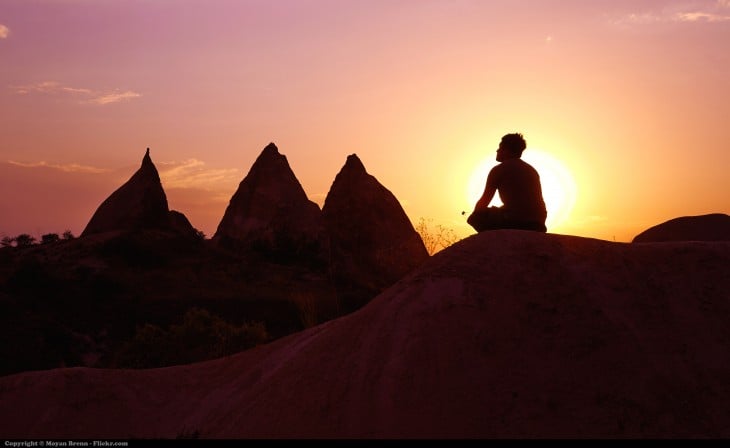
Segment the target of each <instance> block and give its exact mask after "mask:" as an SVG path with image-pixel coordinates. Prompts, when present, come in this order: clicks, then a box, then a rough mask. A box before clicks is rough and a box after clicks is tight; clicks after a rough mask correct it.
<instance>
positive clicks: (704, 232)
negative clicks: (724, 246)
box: [633, 213, 730, 243]
mask: <svg viewBox="0 0 730 448" xmlns="http://www.w3.org/2000/svg"><path fill="white" fill-rule="evenodd" d="M662 241H730V216H728V215H725V214H722V213H713V214H709V215H700V216H682V217H680V218H674V219H670V220H669V221H666V222H663V223H661V224H658V225H656V226H654V227H651V228H649V229H647V230H645V231H643V232H641V233H640V234H638V235H636V237H634V239H633V242H634V243H654V242H662Z"/></svg>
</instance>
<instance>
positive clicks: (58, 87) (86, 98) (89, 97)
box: [10, 81, 142, 106]
mask: <svg viewBox="0 0 730 448" xmlns="http://www.w3.org/2000/svg"><path fill="white" fill-rule="evenodd" d="M10 88H11V90H13V91H14V92H15V93H16V94H18V95H28V94H32V93H38V94H46V95H52V94H66V95H70V96H73V97H77V98H80V102H81V103H86V104H97V105H102V106H103V105H107V104H113V103H118V102H120V101H128V100H131V99H134V98H139V97H141V96H142V94H141V93H137V92H133V91H131V90H127V91H126V92H121V91H118V90H115V91H111V92H109V91H106V92H104V91H98V90H92V89H86V88H80V87H70V86H65V85H63V84H61V83H59V82H57V81H43V82H38V83H35V84H27V85H22V86H11V87H10Z"/></svg>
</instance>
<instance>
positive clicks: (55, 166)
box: [8, 160, 111, 174]
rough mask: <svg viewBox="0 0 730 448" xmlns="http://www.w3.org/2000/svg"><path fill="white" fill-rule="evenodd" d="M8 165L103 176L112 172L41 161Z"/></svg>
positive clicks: (92, 167)
mask: <svg viewBox="0 0 730 448" xmlns="http://www.w3.org/2000/svg"><path fill="white" fill-rule="evenodd" d="M8 163H9V164H11V165H15V166H20V167H23V168H51V169H54V170H58V171H63V172H65V173H92V174H101V173H108V172H109V171H111V170H109V169H106V168H97V167H94V166H88V165H79V164H78V163H68V164H57V163H48V162H46V161H44V160H41V161H40V162H16V161H15V160H8Z"/></svg>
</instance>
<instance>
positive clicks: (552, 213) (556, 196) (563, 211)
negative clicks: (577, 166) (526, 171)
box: [466, 148, 577, 230]
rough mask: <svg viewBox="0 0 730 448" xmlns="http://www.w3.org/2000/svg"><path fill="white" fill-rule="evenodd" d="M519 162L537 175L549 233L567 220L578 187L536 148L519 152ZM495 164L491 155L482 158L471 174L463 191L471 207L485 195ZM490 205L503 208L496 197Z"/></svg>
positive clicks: (558, 163) (565, 171)
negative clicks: (533, 170)
mask: <svg viewBox="0 0 730 448" xmlns="http://www.w3.org/2000/svg"><path fill="white" fill-rule="evenodd" d="M522 160H524V161H525V162H527V163H529V164H530V165H532V166H533V167H534V168H535V169H536V170H537V172H538V173H539V174H540V184H541V185H542V196H543V199H544V200H545V206H546V207H547V211H548V216H547V220H546V222H545V225H546V226H547V228H548V230H550V229H551V228H554V227H557V226H559V225H560V224H562V223H563V222H565V221H566V220H567V219H568V217H569V216H570V212H571V211H572V210H573V206H574V205H575V200H576V196H577V187H576V184H575V180H573V176H572V175H571V174H570V171H569V170H568V169H567V168H566V167H565V165H564V164H563V163H562V162H561V161H560V160H558V159H556V158H555V157H553V156H551V155H550V154H548V153H546V152H543V151H540V150H538V149H531V148H528V149H526V150H525V152H523V153H522ZM495 165H497V161H496V160H494V155H492V156H490V157H489V158H486V159H484V160H483V161H482V162H481V163H479V164H478V165H477V167H476V168H475V169H474V171H472V174H471V176H470V177H469V182H468V184H467V191H466V194H467V199H468V201H469V204H471V205H472V207H473V205H474V204H476V202H477V201H478V200H479V198H480V197H481V195H482V193H483V192H484V185H485V184H486V182H487V174H489V170H491V169H492V167H494V166H495ZM490 205H494V206H500V205H502V201H501V200H500V199H499V194H496V195H495V196H494V199H492V203H491V204H490Z"/></svg>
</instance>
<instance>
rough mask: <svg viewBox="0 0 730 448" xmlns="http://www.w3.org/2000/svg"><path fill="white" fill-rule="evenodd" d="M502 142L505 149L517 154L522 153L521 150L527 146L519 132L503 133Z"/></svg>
mask: <svg viewBox="0 0 730 448" xmlns="http://www.w3.org/2000/svg"><path fill="white" fill-rule="evenodd" d="M502 144H503V145H504V147H505V148H506V149H507V151H509V152H511V153H512V154H516V155H518V156H519V155H522V151H524V150H525V148H527V142H526V141H525V137H523V136H522V134H520V133H514V134H507V135H505V136H504V137H502Z"/></svg>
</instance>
